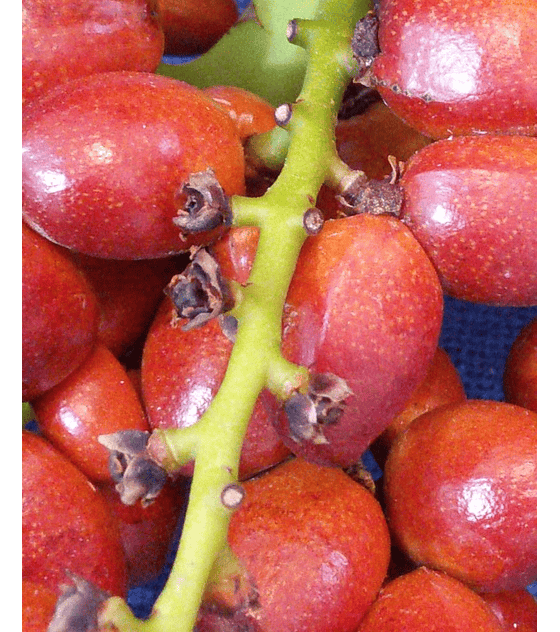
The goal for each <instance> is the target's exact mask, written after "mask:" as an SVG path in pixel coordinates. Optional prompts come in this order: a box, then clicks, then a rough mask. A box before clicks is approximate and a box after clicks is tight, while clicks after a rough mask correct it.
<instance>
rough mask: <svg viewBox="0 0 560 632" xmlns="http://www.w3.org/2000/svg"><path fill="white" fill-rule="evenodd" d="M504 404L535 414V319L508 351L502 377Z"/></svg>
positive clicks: (522, 331)
mask: <svg viewBox="0 0 560 632" xmlns="http://www.w3.org/2000/svg"><path fill="white" fill-rule="evenodd" d="M503 387H504V395H505V399H506V402H509V403H510V404H517V405H518V406H523V407H524V408H528V409H529V410H534V411H535V412H537V319H536V318H535V319H533V320H532V321H531V322H530V323H528V324H527V325H526V326H525V327H523V329H522V330H521V331H520V332H519V334H518V335H517V337H516V339H515V340H514V341H513V344H512V346H511V348H510V350H509V353H508V356H507V358H506V365H505V368H504V375H503Z"/></svg>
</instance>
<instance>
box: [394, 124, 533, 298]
mask: <svg viewBox="0 0 560 632" xmlns="http://www.w3.org/2000/svg"><path fill="white" fill-rule="evenodd" d="M400 184H401V185H402V187H403V189H404V203H403V207H402V210H401V219H402V220H403V221H404V223H405V224H406V225H407V226H408V227H409V228H410V229H411V230H412V232H413V233H414V236H415V237H416V239H417V240H418V241H419V242H420V244H421V245H422V246H423V247H424V249H425V250H426V252H427V253H428V256H429V257H430V259H431V260H432V262H433V264H434V266H435V268H436V270H437V271H438V274H439V276H440V279H441V283H442V287H443V290H444V292H445V293H446V294H449V295H451V296H454V297H455V298H459V299H463V300H466V301H471V302H475V303H484V304H491V305H507V306H514V307H523V306H531V305H536V302H537V141H536V139H534V138H529V137H523V136H465V137H462V138H451V139H448V140H442V141H438V142H436V143H433V144H431V145H429V146H428V147H425V148H424V149H422V150H420V151H419V152H417V153H416V154H415V155H414V156H413V157H412V158H411V159H410V160H409V161H408V162H407V163H406V166H405V169H404V172H403V175H402V178H401V181H400Z"/></svg>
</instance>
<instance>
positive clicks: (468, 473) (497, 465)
mask: <svg viewBox="0 0 560 632" xmlns="http://www.w3.org/2000/svg"><path fill="white" fill-rule="evenodd" d="M536 444H537V415H536V413H534V412H532V411H530V410H527V409H525V408H521V407H519V406H514V405H512V404H507V403H504V402H495V401H483V400H468V401H466V402H463V403H458V404H448V405H446V406H440V407H439V408H436V409H435V410H432V411H430V412H427V413H424V414H423V415H421V416H420V417H417V418H416V419H415V420H414V421H413V422H412V423H411V424H410V426H409V427H408V429H407V430H406V431H405V432H404V433H402V434H400V435H399V436H398V437H397V439H396V441H395V443H394V444H393V446H392V448H391V451H390V453H389V456H388V458H387V462H386V464H385V472H384V473H385V490H384V491H385V494H384V499H385V503H386V515H387V520H388V523H389V526H390V528H391V532H392V535H393V537H394V542H395V544H396V545H397V546H399V548H401V549H402V550H403V551H404V552H405V553H406V554H407V555H408V556H409V557H410V558H411V559H412V560H413V561H415V562H416V563H417V564H425V565H427V566H430V567H432V568H436V569H439V570H442V571H445V572H447V573H449V574H450V575H452V576H454V577H456V578H458V579H460V580H462V581H464V582H465V583H466V584H467V585H469V586H471V587H472V588H474V589H475V590H477V591H480V592H500V591H504V590H514V589H518V588H523V587H525V586H527V585H528V584H530V583H531V582H532V581H534V580H535V578H536V568H537V480H536V478H537V475H536V458H537V445H536Z"/></svg>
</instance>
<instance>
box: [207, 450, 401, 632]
mask: <svg viewBox="0 0 560 632" xmlns="http://www.w3.org/2000/svg"><path fill="white" fill-rule="evenodd" d="M243 487H244V489H245V498H244V500H243V503H242V505H241V507H240V509H238V510H237V511H236V512H235V513H234V514H233V517H232V521H231V524H230V529H229V543H230V546H231V548H232V550H233V552H234V554H235V555H236V556H237V558H238V559H239V561H240V563H241V565H242V566H243V567H244V568H245V569H246V572H247V577H248V579H249V582H248V583H249V585H251V584H252V585H253V587H254V589H255V590H256V594H257V595H258V602H257V603H255V602H254V601H251V599H250V594H249V599H248V600H247V602H245V603H243V600H242V599H240V604H241V605H239V607H238V608H237V609H234V610H233V612H230V613H229V615H228V614H226V615H223V616H222V615H219V614H218V615H216V613H215V612H214V613H212V608H211V605H210V604H207V605H206V607H205V608H203V609H202V612H201V617H200V618H201V621H200V630H201V632H210V631H216V630H235V631H237V630H248V629H251V630H259V632H353V630H355V628H356V626H357V625H358V623H359V621H360V620H361V618H362V617H363V616H364V614H365V613H366V611H367V610H368V608H369V607H370V606H371V604H372V602H373V601H374V599H375V597H376V595H377V593H378V591H379V589H380V587H381V584H382V582H383V579H384V578H385V574H386V572H387V566H388V562H389V549H390V543H389V534H388V530H387V525H386V523H385V518H384V516H383V512H382V510H381V507H380V506H379V503H378V502H377V500H376V499H375V497H374V496H373V494H372V493H371V492H370V491H368V490H366V489H365V488H364V487H362V485H360V484H359V483H357V482H355V481H354V480H353V479H352V478H350V476H348V475H347V474H346V473H345V472H344V471H342V470H341V469H339V468H331V467H324V466H319V465H315V464H312V463H308V462H306V461H304V460H302V459H292V460H290V461H287V462H286V463H283V464H281V465H279V466H277V467H276V468H273V469H272V470H270V471H269V472H267V473H266V474H263V475H262V476H260V477H257V478H255V479H253V480H251V481H247V482H246V483H244V485H243ZM247 577H245V579H247ZM240 585H245V582H241V584H240ZM249 593H250V591H249ZM230 624H231V627H228V625H230Z"/></svg>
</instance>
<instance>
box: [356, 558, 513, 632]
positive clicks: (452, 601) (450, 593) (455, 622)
mask: <svg viewBox="0 0 560 632" xmlns="http://www.w3.org/2000/svg"><path fill="white" fill-rule="evenodd" d="M467 630H468V631H469V632H474V631H475V630H476V632H503V630H504V629H503V628H502V626H501V625H500V622H499V621H498V619H497V618H496V616H495V614H494V613H493V612H492V610H491V608H490V607H489V606H488V604H486V603H485V602H484V600H483V599H482V597H480V595H477V594H476V593H475V592H474V591H472V590H471V589H470V588H468V587H467V586H465V585H464V584H463V583H462V582H460V581H458V580H457V579H454V578H453V577H449V576H448V575H445V574H444V573H440V572H438V571H434V570H431V569H428V568H424V567H421V568H418V569H416V570H414V571H411V572H409V573H407V574H405V575H401V576H400V577H397V578H396V579H393V580H392V581H390V582H389V583H388V584H386V585H385V586H384V587H383V589H382V590H381V592H380V594H379V597H378V598H377V600H376V601H375V603H374V604H373V606H372V608H371V610H370V611H369V612H368V613H367V615H366V617H365V619H364V620H363V621H362V623H361V624H360V626H359V627H358V629H357V631H356V632H466V631H467Z"/></svg>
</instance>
